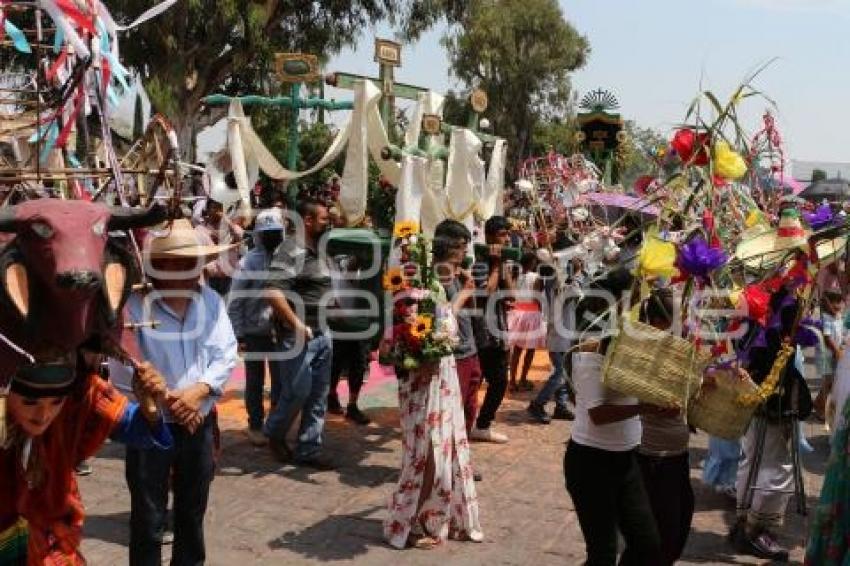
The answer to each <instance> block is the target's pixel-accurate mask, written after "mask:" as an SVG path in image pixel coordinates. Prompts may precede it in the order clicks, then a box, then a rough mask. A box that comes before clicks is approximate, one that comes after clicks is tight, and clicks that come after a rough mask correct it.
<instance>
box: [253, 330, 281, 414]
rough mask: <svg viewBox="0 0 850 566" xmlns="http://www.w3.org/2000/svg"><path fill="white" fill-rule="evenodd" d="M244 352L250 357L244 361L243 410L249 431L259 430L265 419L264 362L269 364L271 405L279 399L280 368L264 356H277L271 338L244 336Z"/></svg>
mask: <svg viewBox="0 0 850 566" xmlns="http://www.w3.org/2000/svg"><path fill="white" fill-rule="evenodd" d="M245 350H246V354H248V355H250V357H251V359H248V360H245V410H246V411H248V426H249V427H251V430H260V429H261V428H263V420H264V419H265V410H264V408H263V386H264V385H265V382H266V361H267V360H268V362H269V376H270V377H271V382H272V383H271V385H272V390H271V400H272V405H274V404H275V403H277V400H278V399H279V398H280V381H281V371H282V366H281V363H280V361H279V360H275V359H271V358H269V357H268V356H266V355H264V354H267V353H271V354H273V355H277V354H278V347H277V344H275V343H274V341H273V340H272V338H271V336H245Z"/></svg>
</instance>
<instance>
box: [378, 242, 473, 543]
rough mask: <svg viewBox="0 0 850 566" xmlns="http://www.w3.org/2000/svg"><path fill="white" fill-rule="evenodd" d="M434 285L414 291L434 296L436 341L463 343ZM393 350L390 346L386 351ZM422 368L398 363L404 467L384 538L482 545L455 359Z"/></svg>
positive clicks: (438, 287)
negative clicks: (438, 337) (447, 339)
mask: <svg viewBox="0 0 850 566" xmlns="http://www.w3.org/2000/svg"><path fill="white" fill-rule="evenodd" d="M437 243H438V242H435V245H436V244H437ZM460 252H461V253H462V252H463V250H462V249H461V250H460ZM423 255H425V254H420V256H419V257H420V259H421V258H422V256H423ZM437 255H438V254H437V253H436V252H435V254H434V256H435V257H437ZM422 261H423V264H424V261H425V260H424V259H423V260H422ZM432 283H433V282H432ZM426 287H428V285H426ZM430 287H431V288H432V290H433V292H429V291H423V290H414V291H413V292H412V295H413V296H414V297H416V295H417V294H422V295H421V296H418V297H416V298H418V299H420V300H421V299H422V298H423V296H430V297H431V298H430V299H429V300H433V301H434V303H435V304H434V315H435V316H434V319H435V320H434V323H435V326H436V331H435V335H436V334H440V335H442V336H443V337H456V336H457V323H456V321H455V318H454V316H453V314H452V311H451V307H450V305H449V303H448V300H447V299H446V296H445V292H444V291H443V288H442V286H441V285H439V283H435V284H433V285H430ZM394 308H396V309H398V308H401V309H402V310H404V309H405V307H404V303H403V302H397V303H396V305H395V306H394ZM411 314H414V313H409V312H407V313H403V315H404V316H409V315H411ZM390 334H392V332H391V333H390ZM390 341H391V340H390ZM389 348H390V346H389V341H385V342H384V343H383V344H382V349H389ZM414 365H418V367H417V369H411V370H405V369H403V367H400V365H399V364H398V363H396V374H397V376H398V384H399V386H398V398H399V415H400V419H401V431H402V440H401V446H402V462H401V473H400V475H399V480H398V485H397V486H396V489H395V491H394V492H393V494H392V496H391V497H390V500H389V509H388V516H387V519H386V521H385V523H384V537H385V538H386V540H387V542H389V544H391V545H392V546H394V547H396V548H405V547H408V546H416V547H418V548H432V547H434V546H436V545H437V544H440V543H442V542H444V541H445V540H447V539H448V538H449V537H452V538H456V539H459V540H469V541H475V542H480V541H482V540H483V538H484V535H483V534H482V532H481V525H480V523H479V520H478V498H477V496H476V494H475V482H474V479H473V477H472V476H473V472H472V466H471V464H470V457H469V442H468V440H467V437H466V423H465V418H464V414H463V409H462V407H461V393H460V385H459V382H458V374H457V367H456V364H455V359H454V356H452V355H450V354H449V355H443V357H438V358H436V359H435V361H424V360H420V363H418V364H414ZM401 366H404V367H413V366H410V365H408V364H406V363H405V364H401Z"/></svg>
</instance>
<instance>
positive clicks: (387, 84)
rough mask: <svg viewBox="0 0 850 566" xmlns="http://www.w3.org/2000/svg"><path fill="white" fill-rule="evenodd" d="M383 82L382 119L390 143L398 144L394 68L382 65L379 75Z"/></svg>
mask: <svg viewBox="0 0 850 566" xmlns="http://www.w3.org/2000/svg"><path fill="white" fill-rule="evenodd" d="M378 78H379V79H380V81H381V91H382V96H381V119H382V120H383V121H384V125H385V126H386V128H387V137H388V138H389V140H390V142H392V143H395V142H396V135H395V116H393V113H394V112H393V110H394V107H395V96H393V82H394V81H393V66H392V65H387V64H385V63H381V71H380V74H379V75H378Z"/></svg>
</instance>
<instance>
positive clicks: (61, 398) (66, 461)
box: [0, 350, 173, 565]
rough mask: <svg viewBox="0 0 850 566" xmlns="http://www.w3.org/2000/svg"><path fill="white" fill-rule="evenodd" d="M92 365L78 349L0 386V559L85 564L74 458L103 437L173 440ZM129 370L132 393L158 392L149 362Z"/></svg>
mask: <svg viewBox="0 0 850 566" xmlns="http://www.w3.org/2000/svg"><path fill="white" fill-rule="evenodd" d="M98 366H99V360H96V359H94V357H93V356H92V355H90V354H88V353H83V350H81V351H80V353H79V355H71V356H69V357H66V358H63V359H60V360H55V361H54V362H50V363H37V364H35V365H32V366H27V367H24V368H21V369H20V370H19V371H18V373H17V374H16V375H14V376H13V377H12V380H11V383H10V384H9V385H8V388H5V387H4V388H0V478H2V480H0V564H71V565H74V564H85V559H84V558H83V557H82V555H81V554H80V542H81V540H82V526H83V518H84V508H83V502H82V499H81V496H80V491H79V489H78V487H77V480H76V478H75V475H74V465H75V464H76V463H77V462H79V461H80V460H83V459H86V458H91V457H92V456H94V454H95V452H97V450H98V449H99V448H100V447H101V446H102V445H103V443H104V442H105V441H106V439H107V438H109V437H111V438H112V439H113V440H117V441H119V442H124V443H126V444H128V445H132V446H137V447H141V448H151V447H155V448H162V449H167V448H169V447H170V446H171V445H172V443H173V440H172V438H171V435H170V432H169V430H168V427H167V426H165V423H164V422H163V420H162V414H161V413H159V412H158V411H152V412H146V411H142V410H140V408H139V405H138V404H137V403H131V402H128V401H127V399H126V398H125V397H124V396H122V395H121V394H120V393H118V392H117V391H116V390H115V389H114V388H113V387H112V386H111V385H110V384H109V383H108V382H107V381H105V380H103V379H101V378H100V376H99V375H98V373H97V368H98ZM136 372H137V377H136V379H135V380H134V385H135V388H136V391H137V392H138V394H139V395H140V397H142V398H144V399H146V400H147V399H151V400H153V399H157V398H161V397H162V396H163V395H164V394H165V391H166V389H165V383H164V381H163V378H162V376H161V375H160V374H159V373H158V372H157V371H156V370H155V369H154V368H153V366H151V365H150V364H141V365H140V366H139V367H138V368H137V370H136ZM4 407H5V410H4ZM4 412H5V414H4Z"/></svg>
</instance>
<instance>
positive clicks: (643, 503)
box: [564, 440, 661, 566]
mask: <svg viewBox="0 0 850 566" xmlns="http://www.w3.org/2000/svg"><path fill="white" fill-rule="evenodd" d="M564 474H565V476H566V482H567V491H568V492H569V494H570V497H572V499H573V505H574V506H575V510H576V515H577V516H578V521H579V526H581V532H582V534H583V535H584V542H585V547H586V550H587V562H586V563H585V564H587V565H588V566H614V565H615V564H617V531H619V532H620V533H621V534H622V535H623V538H624V539H625V541H626V549H625V551H624V552H623V555H622V557H621V558H620V562H619V563H620V564H621V565H629V566H657V565H658V564H659V562H658V560H659V555H660V548H661V542H660V540H659V535H658V528H657V527H656V525H655V520H654V518H653V516H652V509H651V508H650V506H649V499H648V498H647V495H646V491H645V490H644V487H643V480H642V478H641V474H640V468H639V467H638V463H637V457H636V452H635V451H634V450H631V451H628V452H610V451H608V450H599V449H597V448H591V447H589V446H583V445H581V444H577V443H575V442H573V441H572V440H570V442H569V444H568V445H567V453H566V454H565V455H564Z"/></svg>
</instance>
